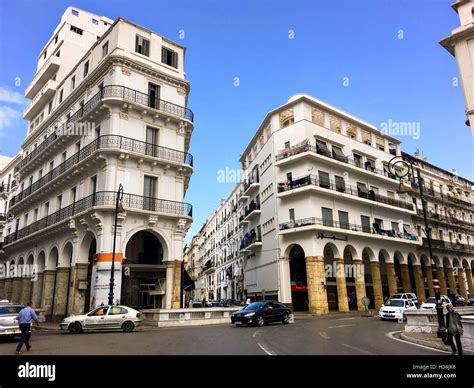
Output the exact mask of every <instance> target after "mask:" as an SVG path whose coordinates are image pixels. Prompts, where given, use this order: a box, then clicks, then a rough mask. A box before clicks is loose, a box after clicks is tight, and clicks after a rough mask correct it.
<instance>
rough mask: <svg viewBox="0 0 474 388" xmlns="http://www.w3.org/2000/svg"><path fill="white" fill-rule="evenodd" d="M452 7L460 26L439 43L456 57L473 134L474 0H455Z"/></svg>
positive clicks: (467, 116) (467, 118)
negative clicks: (457, 16)
mask: <svg viewBox="0 0 474 388" xmlns="http://www.w3.org/2000/svg"><path fill="white" fill-rule="evenodd" d="M452 7H453V9H454V10H455V11H456V12H457V13H458V15H459V20H460V23H461V26H460V27H457V28H455V29H454V30H453V31H452V32H451V35H450V36H449V37H447V38H445V39H443V40H442V41H441V42H440V44H441V45H442V46H443V47H444V48H445V49H446V50H448V51H449V52H450V53H451V54H452V55H453V56H454V57H456V61H457V64H458V69H459V75H460V76H461V83H462V87H463V92H464V100H465V102H466V124H467V125H469V126H470V127H471V133H472V134H473V135H474V2H473V1H472V0H456V1H455V2H454V3H453V5H452Z"/></svg>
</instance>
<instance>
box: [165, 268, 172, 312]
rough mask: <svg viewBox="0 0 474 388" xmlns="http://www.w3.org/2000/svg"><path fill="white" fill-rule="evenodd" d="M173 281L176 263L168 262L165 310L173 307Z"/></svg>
mask: <svg viewBox="0 0 474 388" xmlns="http://www.w3.org/2000/svg"><path fill="white" fill-rule="evenodd" d="M173 280H174V262H173V261H166V294H165V309H170V308H172V306H173Z"/></svg>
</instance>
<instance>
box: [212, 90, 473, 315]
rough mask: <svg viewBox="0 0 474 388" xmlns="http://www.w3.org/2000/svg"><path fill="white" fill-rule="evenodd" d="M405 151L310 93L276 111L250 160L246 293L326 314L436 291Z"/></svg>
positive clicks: (245, 198)
mask: <svg viewBox="0 0 474 388" xmlns="http://www.w3.org/2000/svg"><path fill="white" fill-rule="evenodd" d="M396 156H398V157H400V158H401V157H402V153H401V150H400V142H399V141H397V140H396V139H394V138H392V137H390V136H387V135H385V134H383V133H381V132H380V131H378V130H377V128H375V127H374V126H373V125H371V124H369V123H367V122H364V121H362V120H360V119H358V118H356V117H354V116H352V115H350V114H348V113H346V112H343V111H341V110H340V109H338V108H335V107H333V106H330V105H328V104H326V103H324V102H322V101H320V100H318V99H316V98H314V97H311V96H309V95H304V94H298V95H295V96H293V97H291V98H290V99H289V100H288V102H287V103H286V104H284V105H282V106H280V107H278V108H276V109H274V110H272V111H271V112H269V113H268V114H267V116H266V117H265V118H264V120H263V122H262V124H261V125H260V126H259V128H258V129H257V131H256V133H255V134H254V136H253V138H252V140H251V141H250V143H249V144H248V146H247V148H246V149H245V151H244V152H243V154H242V157H241V162H242V166H243V170H244V173H245V174H244V175H245V176H246V177H247V179H246V180H245V181H244V182H243V183H242V185H241V186H242V189H241V193H240V195H239V200H240V202H241V203H243V205H244V208H243V210H242V212H243V217H241V218H240V226H242V227H243V239H242V241H241V243H240V252H242V253H244V255H245V260H244V267H245V270H244V278H245V292H246V294H247V296H249V297H251V298H253V299H279V300H280V301H282V302H284V303H287V304H290V305H293V307H294V309H295V310H307V309H309V310H310V312H312V313H315V314H326V313H327V312H328V311H329V310H336V309H337V310H340V311H348V310H349V309H360V310H362V309H364V306H363V304H362V298H363V297H365V296H367V297H368V298H369V299H370V307H375V308H378V307H379V306H380V305H381V304H382V302H383V298H384V297H387V296H389V295H391V294H394V293H396V292H397V291H402V290H405V291H407V292H408V291H414V292H417V294H418V297H419V299H420V300H424V299H425V296H426V295H430V294H433V292H434V291H433V284H432V282H431V283H430V284H429V285H428V284H427V279H426V278H422V275H421V274H422V273H426V268H427V267H428V266H431V262H427V263H426V267H423V268H424V269H423V272H422V271H421V255H422V254H424V255H425V256H426V253H425V251H424V250H423V245H422V244H423V240H422V237H423V236H424V234H423V231H422V230H421V229H419V228H418V227H417V226H418V225H419V223H418V222H419V219H418V218H416V217H415V216H416V215H417V210H418V208H415V206H414V204H413V198H412V196H413V195H415V196H416V194H413V193H412V192H402V191H400V180H399V179H398V178H397V176H396V175H395V174H394V173H402V172H403V171H401V170H402V167H401V166H400V165H397V167H396V168H395V170H393V169H390V168H389V162H390V161H391V160H392V158H394V157H396ZM234 191H235V189H234ZM466 200H467V201H469V203H470V201H472V192H470V195H469V197H468V198H467V199H466ZM211 229H212V228H211ZM207 252H208V250H207V249H205V250H204V254H205V253H207ZM471 260H472V255H471V256H469V255H468V257H466V262H467V263H469V265H470V266H471V265H472V264H474V263H472V262H471ZM211 263H212V262H211ZM436 264H437V263H436ZM424 265H425V264H424ZM208 271H211V269H209V270H208ZM430 273H431V271H430ZM440 273H441V271H440ZM414 279H416V282H417V283H416V284H415V282H414ZM425 288H426V289H427V292H425Z"/></svg>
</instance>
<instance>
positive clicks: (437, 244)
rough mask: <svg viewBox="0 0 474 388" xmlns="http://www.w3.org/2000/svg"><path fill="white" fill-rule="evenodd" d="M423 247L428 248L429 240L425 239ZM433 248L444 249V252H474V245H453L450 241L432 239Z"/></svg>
mask: <svg viewBox="0 0 474 388" xmlns="http://www.w3.org/2000/svg"><path fill="white" fill-rule="evenodd" d="M423 245H424V246H426V247H427V246H428V239H427V238H426V237H423ZM431 246H432V247H433V248H437V249H442V250H450V251H451V250H453V251H462V252H471V253H472V252H474V245H470V244H464V243H460V242H458V243H452V242H450V241H444V240H435V239H431Z"/></svg>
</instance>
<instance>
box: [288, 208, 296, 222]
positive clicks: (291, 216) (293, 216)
mask: <svg viewBox="0 0 474 388" xmlns="http://www.w3.org/2000/svg"><path fill="white" fill-rule="evenodd" d="M288 213H289V216H290V221H291V222H292V223H293V224H294V223H295V209H289V210H288Z"/></svg>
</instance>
